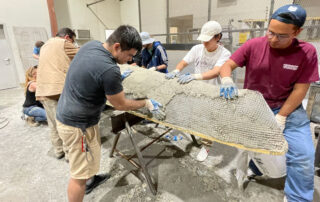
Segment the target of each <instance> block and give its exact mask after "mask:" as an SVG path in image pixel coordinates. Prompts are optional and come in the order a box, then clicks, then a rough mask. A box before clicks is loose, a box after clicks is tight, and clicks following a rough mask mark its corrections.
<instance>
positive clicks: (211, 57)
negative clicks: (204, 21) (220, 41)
mask: <svg viewBox="0 0 320 202" xmlns="http://www.w3.org/2000/svg"><path fill="white" fill-rule="evenodd" d="M230 55H231V53H230V51H228V50H227V49H226V48H225V47H223V46H221V45H218V48H217V49H216V50H214V51H212V52H208V51H207V49H206V48H205V47H204V45H203V44H199V45H195V46H193V47H192V48H191V50H190V51H189V52H188V53H187V55H186V56H185V57H184V58H183V60H184V61H185V62H186V63H188V64H194V66H195V70H194V73H196V74H201V73H204V72H207V71H209V70H211V69H212V68H213V67H215V66H222V65H223V64H224V63H225V62H226V61H227V60H228V59H229V57H230ZM206 82H207V83H210V84H214V85H218V84H219V81H218V79H217V78H215V79H211V80H207V81H206Z"/></svg>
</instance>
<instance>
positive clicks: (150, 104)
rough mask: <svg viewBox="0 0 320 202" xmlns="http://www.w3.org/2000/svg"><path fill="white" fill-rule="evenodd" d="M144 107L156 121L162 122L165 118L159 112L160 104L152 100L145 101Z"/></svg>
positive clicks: (162, 113) (161, 112)
mask: <svg viewBox="0 0 320 202" xmlns="http://www.w3.org/2000/svg"><path fill="white" fill-rule="evenodd" d="M145 107H146V108H147V109H148V110H149V111H150V112H151V113H152V115H153V116H154V117H155V118H156V119H159V120H163V119H164V118H165V116H166V115H165V113H164V112H163V111H162V110H161V108H162V104H160V103H159V102H157V101H155V100H153V99H148V100H146V105H145Z"/></svg>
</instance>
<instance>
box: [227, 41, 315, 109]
mask: <svg viewBox="0 0 320 202" xmlns="http://www.w3.org/2000/svg"><path fill="white" fill-rule="evenodd" d="M230 59H232V60H233V61H234V62H235V63H236V64H237V65H238V66H241V67H243V66H246V73H245V81H244V88H247V89H250V90H256V91H259V92H260V93H262V94H263V97H264V98H265V100H266V101H267V103H268V104H269V106H270V107H271V108H278V107H281V106H282V105H283V103H284V102H285V101H286V99H287V98H288V97H289V95H290V93H291V92H292V90H293V87H294V85H295V84H296V83H312V82H314V81H317V80H319V73H318V58H317V53H316V50H315V48H314V47H313V46H312V45H311V44H309V43H306V42H303V41H300V40H297V39H294V40H293V42H292V44H291V45H290V46H289V47H288V48H286V49H274V48H271V47H270V45H269V43H268V39H267V37H259V38H254V39H251V40H249V41H247V42H246V43H245V44H243V45H242V46H241V47H240V48H239V49H238V50H237V51H236V52H235V53H234V54H233V55H232V56H231V58H230Z"/></svg>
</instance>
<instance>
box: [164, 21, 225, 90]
mask: <svg viewBox="0 0 320 202" xmlns="http://www.w3.org/2000/svg"><path fill="white" fill-rule="evenodd" d="M221 32H222V28H221V25H220V24H219V23H218V22H216V21H209V22H206V23H205V24H204V25H203V26H202V28H201V33H200V35H199V37H198V38H197V40H200V41H202V44H199V45H195V46H193V47H192V48H191V50H190V51H189V52H188V53H187V55H186V56H185V57H184V58H183V59H182V60H181V61H180V62H179V63H178V64H177V66H176V69H175V70H173V71H172V72H170V73H168V74H166V78H167V79H173V78H174V77H179V79H178V82H179V83H181V84H185V83H189V82H190V81H192V80H208V81H207V82H208V83H211V84H215V85H217V84H220V79H219V78H218V76H219V70H220V67H221V66H222V65H223V64H224V62H226V61H227V60H228V59H229V57H230V55H231V53H230V51H228V50H227V49H226V48H224V47H223V46H221V45H220V44H219V41H220V39H221V37H222V33H221ZM191 63H193V64H194V65H195V69H194V74H183V75H180V74H179V73H180V72H181V71H182V70H183V69H184V68H185V67H186V66H188V65H189V64H191Z"/></svg>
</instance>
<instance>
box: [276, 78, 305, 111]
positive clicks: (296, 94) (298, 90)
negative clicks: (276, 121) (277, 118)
mask: <svg viewBox="0 0 320 202" xmlns="http://www.w3.org/2000/svg"><path fill="white" fill-rule="evenodd" d="M309 85H310V84H296V85H295V87H294V89H293V91H292V92H291V94H290V96H289V97H288V98H287V100H286V101H285V103H284V104H283V105H282V107H281V109H280V111H279V115H281V116H289V115H290V114H291V113H292V112H293V111H294V110H295V109H296V108H297V107H298V106H299V105H300V104H301V103H302V100H303V99H304V97H305V96H306V94H307V91H308V88H309Z"/></svg>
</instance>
